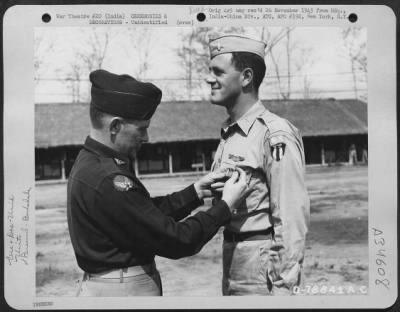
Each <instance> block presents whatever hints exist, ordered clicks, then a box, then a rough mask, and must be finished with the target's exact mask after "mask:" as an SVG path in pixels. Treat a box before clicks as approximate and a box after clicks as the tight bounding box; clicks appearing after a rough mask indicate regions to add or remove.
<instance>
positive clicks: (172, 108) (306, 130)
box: [35, 99, 368, 180]
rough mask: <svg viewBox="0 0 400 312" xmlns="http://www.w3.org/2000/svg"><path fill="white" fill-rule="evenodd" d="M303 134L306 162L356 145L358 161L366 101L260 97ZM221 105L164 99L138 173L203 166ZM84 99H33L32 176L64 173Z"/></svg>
mask: <svg viewBox="0 0 400 312" xmlns="http://www.w3.org/2000/svg"><path fill="white" fill-rule="evenodd" d="M262 102H263V104H264V105H265V107H266V108H267V109H269V110H270V111H271V112H273V113H275V114H277V115H279V116H281V117H283V118H286V119H288V120H289V121H290V122H292V123H293V124H294V125H295V126H296V127H297V128H298V129H299V130H300V132H301V134H302V136H303V142H304V148H305V155H306V163H307V164H321V165H330V164H336V163H347V162H348V161H349V148H350V146H353V147H354V146H355V148H356V155H357V156H356V157H357V160H358V161H362V160H363V159H362V158H363V153H364V155H365V153H366V150H367V148H368V127H367V104H366V103H365V102H362V101H359V100H335V99H326V100H314V99H311V100H285V101H283V100H263V101H262ZM226 118H227V113H226V110H225V108H224V107H219V106H215V105H212V104H210V103H209V102H208V101H175V102H162V103H161V104H160V105H159V106H158V108H157V111H156V112H155V114H154V116H153V118H152V122H151V124H150V128H149V137H150V140H149V143H147V144H144V145H143V146H142V149H141V150H140V152H139V154H138V159H137V160H136V163H135V167H136V172H137V173H138V175H145V174H156V173H157V174H161V173H163V174H181V173H184V172H191V171H207V170H209V169H210V167H211V163H212V160H213V156H214V153H215V150H216V148H217V146H218V142H219V136H220V126H221V123H222V122H223V121H224V120H225V119H226ZM89 126H90V119H89V104H88V103H51V104H36V105H35V170H36V180H49V179H61V180H63V179H67V178H68V175H69V172H70V170H71V167H72V165H73V162H74V160H75V158H76V156H77V154H78V152H79V150H80V149H81V148H82V145H83V143H84V141H85V138H86V136H87V135H88V133H89Z"/></svg>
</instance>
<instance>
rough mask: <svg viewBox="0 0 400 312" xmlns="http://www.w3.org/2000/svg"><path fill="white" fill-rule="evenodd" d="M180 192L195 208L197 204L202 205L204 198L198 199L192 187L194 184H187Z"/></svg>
mask: <svg viewBox="0 0 400 312" xmlns="http://www.w3.org/2000/svg"><path fill="white" fill-rule="evenodd" d="M182 194H183V196H184V197H185V198H188V199H189V200H190V202H193V204H194V205H195V207H194V208H193V209H195V208H196V207H198V206H201V205H204V200H203V199H200V198H199V196H198V195H197V192H196V189H195V188H194V184H191V185H189V186H188V187H186V188H184V189H183V190H182Z"/></svg>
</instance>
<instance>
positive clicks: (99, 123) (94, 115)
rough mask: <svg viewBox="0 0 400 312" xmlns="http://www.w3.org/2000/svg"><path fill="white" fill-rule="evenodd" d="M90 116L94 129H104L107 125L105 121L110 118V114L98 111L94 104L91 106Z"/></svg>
mask: <svg viewBox="0 0 400 312" xmlns="http://www.w3.org/2000/svg"><path fill="white" fill-rule="evenodd" d="M89 115H90V121H91V123H92V127H93V128H94V129H103V127H104V125H105V123H104V119H105V118H106V117H107V116H109V114H107V113H104V112H102V111H101V110H99V109H97V108H96V107H95V106H94V105H93V104H90V110H89Z"/></svg>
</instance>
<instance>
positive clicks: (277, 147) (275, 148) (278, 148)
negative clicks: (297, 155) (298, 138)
mask: <svg viewBox="0 0 400 312" xmlns="http://www.w3.org/2000/svg"><path fill="white" fill-rule="evenodd" d="M285 148H286V144H285V143H277V144H274V145H272V146H271V156H272V158H273V159H274V160H275V161H280V160H281V159H282V158H283V156H284V155H285Z"/></svg>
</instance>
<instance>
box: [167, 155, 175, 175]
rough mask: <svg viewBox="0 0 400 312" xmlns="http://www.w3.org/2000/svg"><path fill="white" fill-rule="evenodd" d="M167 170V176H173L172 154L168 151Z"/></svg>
mask: <svg viewBox="0 0 400 312" xmlns="http://www.w3.org/2000/svg"><path fill="white" fill-rule="evenodd" d="M168 168H169V174H173V173H174V170H173V161H172V152H171V151H170V150H169V151H168Z"/></svg>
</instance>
